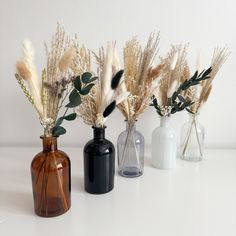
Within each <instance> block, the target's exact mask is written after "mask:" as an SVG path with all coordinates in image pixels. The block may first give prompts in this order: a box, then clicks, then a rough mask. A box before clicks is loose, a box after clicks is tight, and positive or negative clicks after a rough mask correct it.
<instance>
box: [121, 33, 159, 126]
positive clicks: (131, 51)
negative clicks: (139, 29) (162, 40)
mask: <svg viewBox="0 0 236 236" xmlns="http://www.w3.org/2000/svg"><path fill="white" fill-rule="evenodd" d="M158 44H159V33H158V34H156V33H151V34H150V36H149V38H148V41H147V44H146V46H145V48H144V49H142V47H141V44H140V43H139V41H138V40H137V38H136V37H134V38H132V39H131V40H129V41H127V42H126V45H125V47H124V49H123V57H124V71H125V72H124V83H122V85H121V90H122V91H123V92H125V91H129V92H130V95H129V96H128V98H127V100H125V101H124V102H122V103H120V104H119V105H118V108H119V110H120V111H121V112H122V114H123V115H124V117H125V119H126V120H127V121H135V120H137V119H138V117H139V115H140V114H142V113H143V112H144V110H145V109H146V108H147V107H148V106H149V104H150V99H151V97H152V94H153V91H154V90H155V89H156V87H157V85H158V83H157V81H158V78H159V75H160V72H161V70H162V68H163V65H162V64H160V65H157V66H152V65H153V63H154V59H155V57H156V55H157V52H158Z"/></svg>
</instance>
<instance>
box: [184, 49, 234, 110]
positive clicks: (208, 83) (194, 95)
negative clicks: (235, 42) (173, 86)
mask: <svg viewBox="0 0 236 236" xmlns="http://www.w3.org/2000/svg"><path fill="white" fill-rule="evenodd" d="M229 54H230V53H229V52H228V50H227V48H219V47H217V48H215V50H214V53H213V57H212V61H211V68H212V72H211V74H210V78H209V79H208V80H204V81H202V82H201V83H200V84H199V85H197V86H195V87H192V88H189V89H188V90H187V91H186V92H185V96H186V97H187V98H188V99H190V100H191V101H194V104H193V105H191V107H189V109H188V111H189V112H190V113H194V114H197V113H199V110H200V108H201V107H202V105H203V104H204V103H205V102H206V101H207V100H208V97H209V95H210V93H211V90H212V82H213V80H214V79H215V77H216V75H217V73H218V71H219V70H220V68H221V67H222V65H223V64H224V63H225V61H226V60H227V58H228V56H229Z"/></svg>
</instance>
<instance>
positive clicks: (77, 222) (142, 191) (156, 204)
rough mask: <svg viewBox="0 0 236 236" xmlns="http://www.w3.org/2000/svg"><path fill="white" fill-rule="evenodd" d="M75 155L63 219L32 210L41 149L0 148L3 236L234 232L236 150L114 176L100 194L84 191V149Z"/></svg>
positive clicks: (226, 235)
mask: <svg viewBox="0 0 236 236" xmlns="http://www.w3.org/2000/svg"><path fill="white" fill-rule="evenodd" d="M63 150H64V151H66V152H67V154H68V155H69V156H70V157H71V161H72V207H71V209H70V211H69V212H67V213H66V214H64V215H61V216H59V217H54V218H41V217H38V216H36V215H34V212H33V199H32V190H31V177H30V171H29V170H30V163H31V160H32V158H33V156H34V155H35V154H36V153H37V152H38V151H39V148H0V235H1V236H13V235H14V236H16V235H17V236H18V235H24V236H36V235H37V236H39V235H40V236H42V235H44V236H49V235H55V236H100V235H101V236H118V235H119V236H122V235H124V236H128V235H129V236H159V235H160V236H235V235H236V150H207V151H206V152H205V157H204V160H203V161H202V162H200V163H190V162H185V161H182V160H178V161H177V167H176V169H175V170H174V171H166V170H158V169H154V168H152V167H151V166H150V161H149V156H147V158H146V165H145V173H144V175H143V176H141V177H139V178H135V179H127V178H123V177H120V176H116V177H115V188H114V190H113V191H112V192H110V193H107V194H103V195H91V194H88V193H86V192H85V191H84V186H83V167H82V165H83V161H82V149H74V148H63Z"/></svg>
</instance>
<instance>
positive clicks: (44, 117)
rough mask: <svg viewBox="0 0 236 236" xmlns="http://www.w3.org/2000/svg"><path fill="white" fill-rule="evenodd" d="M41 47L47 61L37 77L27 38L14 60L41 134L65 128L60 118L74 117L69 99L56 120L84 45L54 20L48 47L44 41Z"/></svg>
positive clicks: (32, 50) (17, 76)
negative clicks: (21, 54)
mask: <svg viewBox="0 0 236 236" xmlns="http://www.w3.org/2000/svg"><path fill="white" fill-rule="evenodd" d="M45 50H46V57H47V63H46V66H45V68H44V69H43V70H42V74H41V79H40V78H39V76H38V73H37V69H36V66H35V62H34V48H33V45H32V43H31V42H30V41H29V40H26V41H24V43H23V57H22V58H21V59H20V60H19V61H17V63H16V70H17V73H16V74H15V77H16V79H17V81H18V83H19V84H20V86H21V88H22V90H23V92H24V94H25V96H26V97H27V98H28V100H29V102H30V103H31V104H32V105H33V107H34V108H35V110H36V112H37V114H38V116H39V119H40V123H41V125H42V126H43V128H44V136H46V137H50V136H59V135H62V134H64V133H65V132H66V130H65V129H64V128H63V127H62V126H61V124H62V122H63V120H68V121H69V120H74V119H75V118H76V114H75V113H71V114H69V115H67V111H68V108H69V107H73V106H72V104H71V103H70V104H68V105H67V109H66V111H65V113H64V115H63V116H62V117H60V118H59V119H58V120H57V117H58V115H59V111H60V110H61V108H62V107H63V103H64V102H65V100H66V98H67V96H68V95H69V93H70V92H71V87H72V85H73V82H74V80H75V78H76V76H75V75H76V74H75V72H76V73H79V72H81V69H78V70H77V71H75V68H83V67H79V66H78V64H79V63H81V62H83V63H85V62H84V59H85V53H84V52H85V51H86V49H85V48H80V46H79V44H78V40H77V39H76V38H74V39H71V38H70V37H69V36H68V35H67V34H66V32H65V30H64V28H63V27H62V26H60V25H59V24H58V26H57V30H56V33H55V34H54V36H53V37H52V41H51V45H50V48H49V47H48V46H47V45H46V44H45ZM86 61H87V60H86ZM88 63H89V62H88ZM81 64H82V63H81ZM74 71H75V72H74ZM76 105H78V104H76Z"/></svg>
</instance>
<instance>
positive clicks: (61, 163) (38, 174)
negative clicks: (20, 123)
mask: <svg viewBox="0 0 236 236" xmlns="http://www.w3.org/2000/svg"><path fill="white" fill-rule="evenodd" d="M41 139H42V140H43V151H42V152H40V153H38V154H37V155H36V156H35V157H34V159H33V161H32V163H31V176H32V186H33V195H34V208H35V213H36V214H37V215H39V216H42V217H52V216H58V215H61V214H63V213H65V212H66V211H67V210H68V209H69V208H70V205H71V199H70V197H71V196H70V194H71V167H70V159H69V157H68V156H67V155H66V153H64V152H62V151H60V150H57V137H41Z"/></svg>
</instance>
